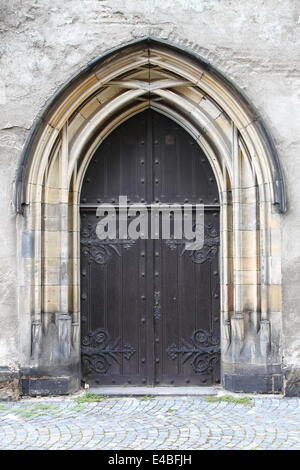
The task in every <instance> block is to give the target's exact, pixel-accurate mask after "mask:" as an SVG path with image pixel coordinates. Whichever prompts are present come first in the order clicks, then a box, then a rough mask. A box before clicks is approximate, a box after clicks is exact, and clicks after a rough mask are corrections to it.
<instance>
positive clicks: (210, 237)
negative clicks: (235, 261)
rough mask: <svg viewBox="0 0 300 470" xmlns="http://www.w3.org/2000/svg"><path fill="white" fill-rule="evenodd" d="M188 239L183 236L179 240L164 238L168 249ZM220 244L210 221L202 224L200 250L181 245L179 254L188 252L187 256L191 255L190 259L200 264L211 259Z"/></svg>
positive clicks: (174, 247)
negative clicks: (202, 231) (202, 240)
mask: <svg viewBox="0 0 300 470" xmlns="http://www.w3.org/2000/svg"><path fill="white" fill-rule="evenodd" d="M186 242H188V240H185V239H184V238H183V239H181V240H179V239H175V238H171V239H169V240H166V242H165V243H166V245H167V246H168V247H169V248H170V250H176V248H177V246H180V245H183V244H185V243H186ZM219 244H220V237H219V235H218V231H217V229H216V228H215V227H214V226H213V224H212V223H209V224H205V226H204V243H203V247H202V248H201V249H200V250H186V249H185V247H183V249H182V251H181V253H180V256H182V255H183V254H184V253H188V254H189V256H191V257H192V260H193V262H194V263H196V264H202V263H205V262H206V261H211V260H212V259H213V258H214V257H215V255H216V254H217V252H218V247H219Z"/></svg>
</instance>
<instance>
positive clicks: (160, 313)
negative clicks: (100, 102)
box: [81, 110, 220, 385]
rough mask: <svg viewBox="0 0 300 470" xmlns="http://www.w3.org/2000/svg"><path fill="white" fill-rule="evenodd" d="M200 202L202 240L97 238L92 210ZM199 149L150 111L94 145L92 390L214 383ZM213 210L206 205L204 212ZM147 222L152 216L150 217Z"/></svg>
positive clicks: (88, 184) (208, 197)
mask: <svg viewBox="0 0 300 470" xmlns="http://www.w3.org/2000/svg"><path fill="white" fill-rule="evenodd" d="M119 195H126V196H127V197H128V202H129V203H133V202H147V203H148V204H151V203H152V202H164V203H165V202H168V203H175V202H176V203H180V204H184V203H185V202H189V203H199V202H203V203H205V244H204V247H203V248H202V249H201V250H198V251H194V252H192V251H188V250H184V240H174V239H173V238H172V236H171V237H170V240H162V239H159V240H150V239H149V240H141V239H138V240H118V239H116V240H99V239H98V238H97V236H96V230H95V227H96V224H97V222H98V221H99V219H97V217H96V208H95V205H97V204H99V203H103V202H106V203H113V204H115V203H117V202H118V197H119ZM217 202H218V190H217V185H216V181H215V178H214V175H213V172H212V170H211V167H210V164H209V162H208V161H207V158H206V157H205V155H204V154H203V152H202V151H201V149H200V147H199V145H198V144H197V143H196V142H195V141H194V140H193V139H192V138H191V137H190V136H189V135H188V133H187V132H186V131H185V130H184V129H182V128H181V127H179V126H178V125H177V124H176V123H174V122H173V121H171V120H170V119H168V118H166V117H164V116H162V115H160V114H158V113H155V112H153V111H151V110H148V111H146V112H143V113H141V114H139V115H137V116H135V117H134V118H131V119H129V120H128V121H126V122H125V123H124V124H122V125H121V126H120V127H119V128H117V129H116V130H115V131H114V132H113V133H112V134H111V135H110V136H109V137H107V139H106V140H105V141H104V142H103V143H102V144H101V146H100V147H99V149H98V150H97V151H96V153H95V155H94V156H93V158H92V160H91V162H90V165H89V167H88V169H87V172H86V176H85V180H84V184H83V188H82V194H81V331H82V333H81V336H82V341H81V342H82V374H83V379H84V380H86V381H87V382H88V383H90V384H107V385H108V384H110V385H113V384H116V385H117V384H132V385H144V384H148V385H152V384H163V385H167V384H174V385H182V384H185V385H188V384H191V385H192V384H198V385H201V384H210V383H215V382H218V381H219V328H220V326H219V308H220V306H219V290H220V287H219V259H218V247H219V212H218V207H216V204H217ZM212 205H214V206H212ZM149 220H150V217H149Z"/></svg>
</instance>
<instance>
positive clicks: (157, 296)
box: [153, 290, 161, 320]
mask: <svg viewBox="0 0 300 470" xmlns="http://www.w3.org/2000/svg"><path fill="white" fill-rule="evenodd" d="M160 317H161V304H160V291H159V290H156V291H154V306H153V318H154V320H159V319H160Z"/></svg>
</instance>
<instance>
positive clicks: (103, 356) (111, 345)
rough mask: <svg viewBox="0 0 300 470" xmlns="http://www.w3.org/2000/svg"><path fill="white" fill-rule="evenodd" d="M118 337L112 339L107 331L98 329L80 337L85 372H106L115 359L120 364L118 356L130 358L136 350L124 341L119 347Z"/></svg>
mask: <svg viewBox="0 0 300 470" xmlns="http://www.w3.org/2000/svg"><path fill="white" fill-rule="evenodd" d="M119 343H120V339H119V338H118V339H116V340H112V339H111V338H110V336H109V334H108V332H107V331H105V330H103V329H101V328H100V329H98V330H96V331H93V332H90V333H88V334H87V335H86V336H85V337H84V338H83V339H82V346H81V352H82V362H83V366H84V368H85V369H86V370H87V373H90V372H96V373H98V374H103V375H104V374H106V373H107V371H108V370H109V368H110V367H111V365H112V361H111V360H113V361H115V362H116V363H117V364H119V365H120V358H121V356H123V357H124V358H125V359H127V361H129V360H130V358H131V357H132V355H133V354H134V353H135V352H136V350H135V349H134V348H133V347H132V346H130V344H128V343H126V344H124V345H123V347H121V346H120V345H119Z"/></svg>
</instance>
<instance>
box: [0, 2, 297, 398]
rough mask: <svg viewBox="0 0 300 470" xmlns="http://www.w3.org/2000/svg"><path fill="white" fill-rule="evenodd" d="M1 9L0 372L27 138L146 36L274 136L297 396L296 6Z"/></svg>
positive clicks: (288, 337) (13, 339) (6, 359)
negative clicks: (212, 79) (59, 97)
mask: <svg viewBox="0 0 300 470" xmlns="http://www.w3.org/2000/svg"><path fill="white" fill-rule="evenodd" d="M0 12H1V13H0V107H1V113H0V187H1V196H0V207H1V211H0V240H1V244H0V258H1V263H0V325H1V334H0V366H1V367H5V368H8V369H7V371H6V372H5V374H7V376H8V377H9V376H10V371H11V377H15V375H14V374H15V372H14V370H15V369H17V368H18V366H19V365H20V364H21V365H24V357H25V350H26V348H27V344H29V341H28V342H26V335H29V334H30V331H26V330H24V327H25V325H26V324H27V323H26V319H25V318H24V315H22V313H23V312H22V293H21V292H19V291H18V288H17V286H18V285H19V284H21V282H19V281H20V279H19V278H18V277H19V270H18V267H17V266H18V251H19V248H18V243H17V240H16V224H18V223H19V221H18V220H17V218H16V216H15V212H14V207H13V203H12V201H13V192H14V181H15V175H16V171H17V167H18V162H19V157H20V153H21V149H22V146H23V143H24V141H25V138H26V135H27V134H28V132H29V130H30V128H31V126H32V123H33V121H34V119H35V118H36V116H37V115H38V113H39V112H40V110H41V109H42V108H43V107H44V106H45V104H46V102H47V100H49V99H50V98H51V96H52V95H53V94H54V93H55V91H56V90H57V89H58V88H59V87H60V86H62V85H63V84H64V83H65V82H66V81H67V80H69V79H70V77H71V76H72V75H73V74H75V73H77V72H78V71H79V70H80V68H82V67H84V66H85V65H86V64H87V63H88V62H89V61H91V60H93V59H95V58H97V57H98V56H99V55H101V54H103V53H104V52H105V51H107V50H109V49H111V48H113V47H117V46H119V45H121V44H124V43H127V42H129V41H131V40H134V39H139V38H142V37H145V36H152V37H157V38H161V39H167V40H169V41H172V42H173V43H175V44H178V45H181V46H184V47H186V48H188V49H190V50H193V51H195V52H197V53H199V54H200V55H201V56H202V57H203V58H204V59H207V60H208V61H210V62H211V63H212V65H214V66H215V67H218V68H219V69H220V71H222V72H223V73H224V74H225V75H226V76H227V77H228V78H230V79H231V80H232V81H233V82H234V83H235V84H236V85H237V86H239V87H240V88H241V90H242V91H243V92H244V93H245V94H246V95H247V96H248V98H249V99H250V101H251V102H252V103H253V104H254V105H255V106H256V108H257V109H258V111H259V113H260V115H261V116H262V117H263V119H264V120H265V123H266V124H267V126H268V127H269V129H270V131H271V133H272V135H273V138H274V141H275V144H276V147H277V150H278V152H279V157H280V162H281V165H282V169H283V172H284V175H285V180H286V188H287V196H288V210H287V213H286V214H285V215H284V216H283V224H282V226H283V229H282V276H283V277H282V283H283V299H282V312H283V349H282V355H283V364H284V368H285V370H286V377H287V379H288V384H287V390H288V393H289V394H298V395H299V393H300V383H298V379H299V380H300V357H299V356H300V352H299V351H300V340H299V336H300V335H299V333H300V315H298V311H297V310H298V305H299V303H300V289H299V287H298V285H299V281H300V237H299V230H300V202H299V197H298V194H299V190H298V188H299V178H300V165H299V163H298V162H299V159H300V139H299V127H300V109H299V105H300V93H299V89H300V65H299V64H300V60H299V59H300V47H299V46H300V4H299V2H298V1H297V0H286V1H285V2H282V1H281V0H268V1H263V0H242V1H240V2H236V1H230V0H172V1H171V0H165V1H164V2H161V1H156V0H152V1H151V2H150V1H144V0H134V1H133V0H111V1H105V0H104V1H97V0H84V1H82V0H65V1H64V2H61V1H60V0H51V1H49V0H36V1H34V0H30V1H29V0H24V1H23V0H11V1H9V2H7V1H5V0H0ZM18 217H21V216H18ZM24 332H25V333H26V334H24ZM20 341H21V343H20ZM20 344H21V345H22V344H23V345H24V346H20ZM298 367H299V371H298ZM5 370H6V369H5ZM14 380H15V378H13V379H12V384H13V385H12V388H14V382H13V381H14Z"/></svg>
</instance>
